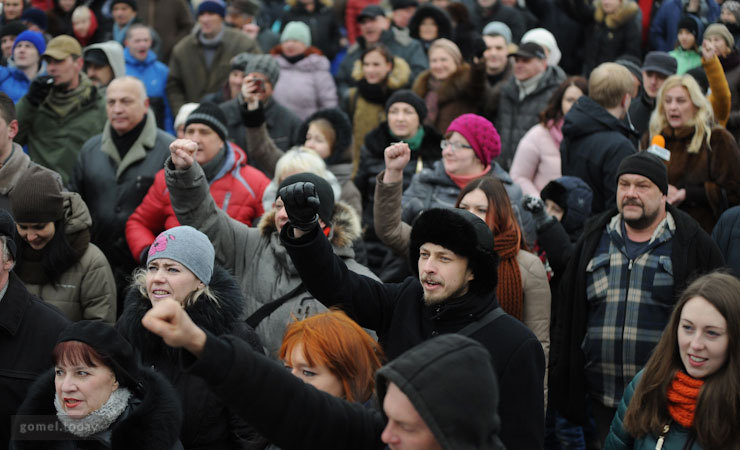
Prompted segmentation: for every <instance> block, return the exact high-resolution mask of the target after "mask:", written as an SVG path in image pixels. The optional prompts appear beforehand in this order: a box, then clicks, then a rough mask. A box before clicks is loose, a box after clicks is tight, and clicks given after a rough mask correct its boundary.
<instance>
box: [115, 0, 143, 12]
mask: <svg viewBox="0 0 740 450" xmlns="http://www.w3.org/2000/svg"><path fill="white" fill-rule="evenodd" d="M118 3H125V4H127V5H128V6H130V7H131V9H133V10H134V11H137V10H138V5H137V3H136V0H113V1H112V2H111V3H110V9H111V11H112V10H113V7H114V6H116V4H118Z"/></svg>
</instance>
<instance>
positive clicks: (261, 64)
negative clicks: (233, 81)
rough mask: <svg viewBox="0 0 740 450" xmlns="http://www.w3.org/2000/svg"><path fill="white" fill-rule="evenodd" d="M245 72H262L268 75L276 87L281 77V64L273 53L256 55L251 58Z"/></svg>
mask: <svg viewBox="0 0 740 450" xmlns="http://www.w3.org/2000/svg"><path fill="white" fill-rule="evenodd" d="M244 73H245V74H250V73H261V74H262V75H264V76H266V77H267V81H269V82H270V84H271V85H272V87H275V85H276V84H277V82H278V78H280V66H278V63H277V61H276V60H275V58H273V57H272V56H271V55H254V56H252V57H251V58H249V61H248V62H247V66H246V68H245V69H244Z"/></svg>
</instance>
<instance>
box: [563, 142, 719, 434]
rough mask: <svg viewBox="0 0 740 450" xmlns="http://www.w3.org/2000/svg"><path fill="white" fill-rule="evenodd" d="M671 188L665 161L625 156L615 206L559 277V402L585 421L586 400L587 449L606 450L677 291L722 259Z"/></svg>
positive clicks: (587, 233) (588, 230) (589, 230)
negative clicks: (590, 432)
mask: <svg viewBox="0 0 740 450" xmlns="http://www.w3.org/2000/svg"><path fill="white" fill-rule="evenodd" d="M670 188H673V189H675V188H674V187H673V186H670ZM671 193H673V191H672V190H671ZM668 194H669V185H668V175H667V171H666V167H665V165H664V164H663V162H662V161H661V160H660V159H658V158H657V157H656V156H654V155H652V154H650V153H647V152H642V153H637V154H634V155H630V156H628V157H626V158H625V159H624V160H623V161H622V162H621V164H620V165H619V169H618V171H617V195H616V202H617V208H616V209H612V210H611V211H606V212H604V213H602V214H601V215H598V216H596V217H594V218H593V219H592V220H591V221H590V222H589V223H588V224H587V225H586V227H585V229H584V234H583V236H582V237H581V239H580V240H579V241H578V243H577V244H576V247H575V249H574V253H573V257H572V258H571V259H570V263H569V265H568V267H567V268H566V270H565V272H564V274H563V278H562V282H561V284H560V286H561V289H562V293H561V298H562V301H561V302H560V303H559V304H556V305H554V306H553V319H552V320H553V323H552V328H551V329H552V330H553V331H552V342H553V344H552V345H553V346H552V347H551V352H550V358H551V359H550V360H551V362H552V368H551V375H550V376H551V385H550V390H551V392H552V395H553V403H554V404H555V406H556V407H557V408H558V410H559V411H560V412H561V413H562V414H563V415H564V416H565V417H566V418H568V419H570V420H573V421H576V422H580V423H584V422H585V421H586V417H587V416H586V399H587V398H588V404H589V407H590V412H591V415H592V417H593V418H594V420H595V421H596V436H594V437H593V439H594V442H589V445H588V447H589V448H601V445H602V443H603V441H604V438H605V437H606V435H607V433H608V431H609V425H610V423H611V420H612V418H613V417H614V412H615V411H616V407H617V405H618V404H619V401H620V399H621V397H622V393H623V391H624V388H625V386H626V385H627V384H628V383H629V382H630V380H631V379H632V377H634V375H635V374H636V373H637V372H638V371H639V370H640V369H641V368H642V367H643V366H644V364H645V363H646V362H647V360H648V358H649V356H650V352H651V351H652V350H653V348H654V347H655V344H657V342H658V339H659V338H660V335H661V334H662V332H663V328H664V327H665V325H666V323H667V322H668V317H669V316H670V314H671V310H672V309H673V305H674V304H675V300H676V298H677V296H678V295H677V294H678V293H680V291H681V289H682V288H683V287H685V285H686V283H687V281H689V279H690V278H691V277H693V276H695V275H696V274H698V273H701V272H706V271H708V270H711V269H713V268H715V267H720V266H722V265H724V262H723V260H722V256H721V254H720V252H719V249H718V248H717V247H716V245H715V244H714V243H713V242H712V240H711V238H710V237H709V235H707V234H706V233H705V232H704V231H703V230H702V229H701V227H699V225H698V223H697V222H696V221H694V219H692V218H691V217H689V216H688V215H687V214H686V213H684V212H682V211H680V210H679V209H678V208H676V207H674V206H671V205H670V204H668V202H667V198H668Z"/></svg>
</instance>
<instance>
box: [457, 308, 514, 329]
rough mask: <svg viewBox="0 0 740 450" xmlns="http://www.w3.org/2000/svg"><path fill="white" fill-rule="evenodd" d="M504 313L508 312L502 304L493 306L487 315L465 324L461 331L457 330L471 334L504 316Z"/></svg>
mask: <svg viewBox="0 0 740 450" xmlns="http://www.w3.org/2000/svg"><path fill="white" fill-rule="evenodd" d="M504 314H506V312H504V310H503V309H502V308H501V307H500V306H497V307H495V308H493V309H492V310H490V311H488V312H487V313H486V315H484V316H483V317H481V318H480V319H478V320H476V321H475V322H473V323H469V324H467V325H466V326H464V327H463V328H462V329H461V330H460V331H458V332H457V334H462V335H465V336H471V335H473V334H474V333H475V332H476V331H478V330H480V329H481V328H483V327H485V326H486V325H488V324H491V323H493V322H494V321H495V320H496V319H498V318H499V317H501V316H503V315H504Z"/></svg>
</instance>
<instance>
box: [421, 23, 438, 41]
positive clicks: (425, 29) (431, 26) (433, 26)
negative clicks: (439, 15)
mask: <svg viewBox="0 0 740 450" xmlns="http://www.w3.org/2000/svg"><path fill="white" fill-rule="evenodd" d="M437 33H439V28H437V22H435V21H434V19H432V18H431V17H427V18H425V19H424V20H422V21H421V23H420V24H419V37H420V38H421V39H422V40H424V41H433V40H435V39H437V37H438V36H437Z"/></svg>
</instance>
